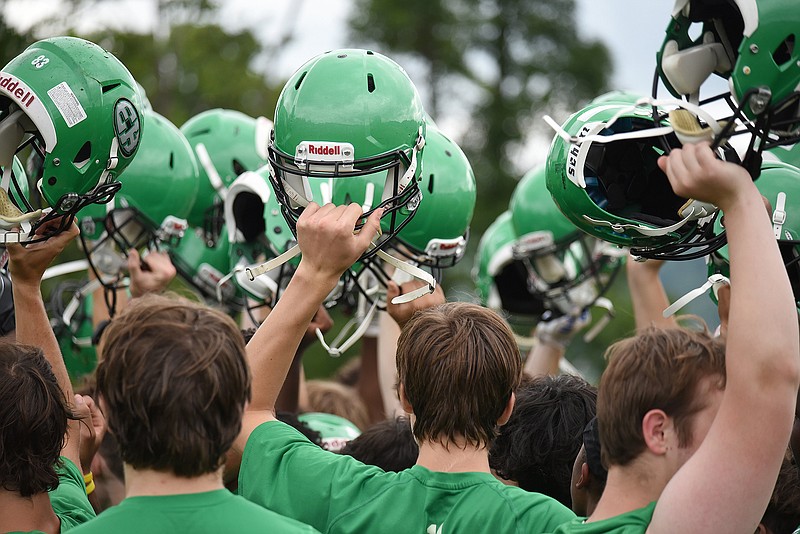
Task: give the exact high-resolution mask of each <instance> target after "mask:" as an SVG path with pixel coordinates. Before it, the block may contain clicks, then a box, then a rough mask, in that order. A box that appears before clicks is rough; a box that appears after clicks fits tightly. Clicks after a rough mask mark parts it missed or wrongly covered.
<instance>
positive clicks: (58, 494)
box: [50, 456, 95, 532]
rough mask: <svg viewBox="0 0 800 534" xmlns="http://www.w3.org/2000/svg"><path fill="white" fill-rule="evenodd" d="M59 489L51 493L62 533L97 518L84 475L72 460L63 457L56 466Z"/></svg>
mask: <svg viewBox="0 0 800 534" xmlns="http://www.w3.org/2000/svg"><path fill="white" fill-rule="evenodd" d="M56 472H57V473H58V487H57V488H56V489H54V490H53V491H51V492H50V505H51V506H52V507H53V511H54V512H55V513H56V515H57V516H58V517H59V519H61V532H66V531H68V530H70V529H72V528H74V527H77V526H78V525H81V524H83V523H86V522H87V521H89V520H90V519H93V518H94V517H95V513H94V509H93V508H92V505H91V504H90V503H89V497H87V495H86V484H84V482H83V473H81V470H80V469H79V468H78V466H76V465H75V464H74V463H72V460H69V459H68V458H65V457H64V456H62V457H61V465H60V466H56Z"/></svg>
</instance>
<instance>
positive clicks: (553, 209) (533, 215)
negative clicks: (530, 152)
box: [509, 165, 580, 245]
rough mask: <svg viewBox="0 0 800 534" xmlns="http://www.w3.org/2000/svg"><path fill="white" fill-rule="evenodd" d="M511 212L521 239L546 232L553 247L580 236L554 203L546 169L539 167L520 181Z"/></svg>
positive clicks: (513, 196) (511, 205) (511, 204)
mask: <svg viewBox="0 0 800 534" xmlns="http://www.w3.org/2000/svg"><path fill="white" fill-rule="evenodd" d="M509 209H510V210H511V220H512V224H513V225H514V232H515V233H516V235H517V236H519V238H520V239H523V238H524V236H526V235H528V234H532V233H533V234H537V235H538V234H540V233H542V232H546V233H547V234H548V235H547V238H548V239H547V241H548V243H547V244H548V245H550V244H553V243H562V242H564V241H573V240H574V239H575V238H576V237H577V235H578V233H579V232H580V231H579V230H578V228H577V227H576V226H575V225H574V224H572V223H571V222H570V220H569V219H567V218H566V217H565V216H564V214H562V213H561V211H560V210H559V209H558V207H557V206H556V205H555V203H554V202H553V198H552V196H551V195H550V192H549V191H548V190H547V180H546V177H545V166H544V165H537V166H536V167H534V168H533V169H531V170H530V171H529V172H528V173H527V174H526V175H525V176H524V177H523V178H522V180H520V182H519V183H518V184H517V186H516V187H515V188H514V193H513V194H512V195H511V201H510V203H509Z"/></svg>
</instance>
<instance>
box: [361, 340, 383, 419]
mask: <svg viewBox="0 0 800 534" xmlns="http://www.w3.org/2000/svg"><path fill="white" fill-rule="evenodd" d="M357 389H358V395H359V396H360V397H361V400H363V401H364V405H365V406H366V407H367V412H368V414H369V420H370V422H371V423H377V422H379V421H382V420H383V419H385V418H386V411H385V410H384V408H383V395H382V393H381V385H380V378H379V376H378V338H376V337H363V338H362V339H361V370H360V371H359V374H358V384H357Z"/></svg>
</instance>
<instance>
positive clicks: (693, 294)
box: [663, 274, 731, 317]
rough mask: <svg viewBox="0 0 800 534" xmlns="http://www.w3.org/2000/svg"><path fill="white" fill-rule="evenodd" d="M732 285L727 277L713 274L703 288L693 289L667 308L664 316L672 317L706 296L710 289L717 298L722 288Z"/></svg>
mask: <svg viewBox="0 0 800 534" xmlns="http://www.w3.org/2000/svg"><path fill="white" fill-rule="evenodd" d="M730 284H731V281H730V280H729V279H728V277H727V276H724V275H721V274H712V275H711V276H709V277H708V280H707V281H706V283H704V284H703V285H702V286H700V287H698V288H695V289H692V290H691V291H689V292H688V293H686V294H685V295H684V296H682V297H681V298H679V299H678V300H676V301H675V302H673V303H672V304H670V305H669V306H667V308H666V309H665V310H664V312H663V315H664V317H672V316H673V315H674V314H675V312H677V311H678V310H680V309H681V308H683V307H684V306H686V305H687V304H689V303H690V302H691V301H693V300H694V299H696V298H697V297H699V296H701V295H704V294H705V293H706V291H708V290H709V289H711V290H712V291H713V292H714V296H716V295H717V292H718V291H719V288H720V287H721V286H729V285H730Z"/></svg>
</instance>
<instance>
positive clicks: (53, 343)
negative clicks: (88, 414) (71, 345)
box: [12, 282, 73, 402]
mask: <svg viewBox="0 0 800 534" xmlns="http://www.w3.org/2000/svg"><path fill="white" fill-rule="evenodd" d="M12 287H13V293H14V311H15V314H16V318H17V326H16V335H17V342H18V343H24V344H27V345H34V346H36V347H40V348H41V349H42V351H43V352H44V355H45V357H46V358H47V361H48V362H50V366H51V367H52V368H53V374H54V375H55V376H56V379H57V380H58V385H59V387H61V390H62V391H63V392H64V396H65V397H66V399H67V401H68V402H72V395H73V391H72V383H71V382H70V379H69V374H68V373H67V368H66V366H65V365H64V359H63V358H62V357H61V349H60V348H59V346H58V340H56V336H55V334H54V333H53V329H52V328H51V327H50V320H49V319H48V317H47V311H46V309H45V306H44V300H43V299H42V293H41V290H40V288H39V286H36V285H29V284H22V283H17V282H15V283H14V284H13V286H12Z"/></svg>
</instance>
